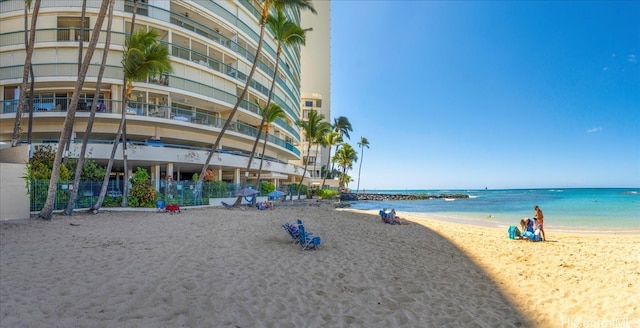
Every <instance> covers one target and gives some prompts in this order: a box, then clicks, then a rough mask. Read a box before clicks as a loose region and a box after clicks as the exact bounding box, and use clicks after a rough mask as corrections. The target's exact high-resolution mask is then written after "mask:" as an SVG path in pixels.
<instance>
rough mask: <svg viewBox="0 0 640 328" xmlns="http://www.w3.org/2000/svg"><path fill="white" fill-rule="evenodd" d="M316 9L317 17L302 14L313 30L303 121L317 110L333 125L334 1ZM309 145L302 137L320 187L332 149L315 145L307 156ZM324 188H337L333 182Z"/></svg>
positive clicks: (306, 51) (305, 56) (306, 57)
mask: <svg viewBox="0 0 640 328" xmlns="http://www.w3.org/2000/svg"><path fill="white" fill-rule="evenodd" d="M314 7H315V9H316V11H317V15H314V14H312V13H310V12H303V13H302V23H301V25H302V27H303V28H311V29H312V30H311V31H309V32H307V43H306V45H305V46H304V47H302V57H301V62H302V68H301V70H302V83H301V84H302V85H301V87H300V88H301V91H302V93H301V104H300V106H301V109H302V113H301V117H302V119H303V120H304V119H306V118H307V113H308V112H309V111H310V110H315V111H317V112H318V113H320V114H322V115H323V116H324V117H325V119H326V120H327V121H328V122H329V123H331V42H330V36H331V24H330V18H331V1H315V2H314ZM307 142H308V141H307V140H306V138H304V137H303V142H302V144H303V147H301V149H300V150H301V151H302V153H303V158H306V159H307V161H308V163H309V167H308V170H309V171H310V172H309V177H310V178H311V180H312V181H313V182H312V183H315V184H316V185H317V184H318V182H319V180H321V179H322V167H323V166H326V165H327V160H328V157H329V149H328V148H324V147H321V146H320V145H317V144H315V145H312V147H311V150H310V154H306V153H305V152H306V151H307V147H306V146H307ZM325 184H329V185H330V186H332V187H336V186H337V182H336V183H334V181H332V180H329V181H325Z"/></svg>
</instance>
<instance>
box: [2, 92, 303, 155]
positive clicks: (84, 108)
mask: <svg viewBox="0 0 640 328" xmlns="http://www.w3.org/2000/svg"><path fill="white" fill-rule="evenodd" d="M27 101H28V100H27ZM70 102H71V98H68V97H43V98H34V99H33V101H32V103H33V108H34V112H35V113H36V115H37V113H46V112H66V110H67V109H68V107H69V104H70ZM0 103H2V113H3V114H8V113H15V112H16V111H17V108H18V100H17V99H14V100H4V101H1V102H0ZM92 103H93V98H80V101H79V103H78V109H77V111H78V112H80V113H82V112H88V111H90V110H91V106H92ZM97 112H98V113H99V114H100V113H122V102H121V101H119V100H112V99H100V100H99V101H98V107H97ZM126 112H127V114H129V115H131V117H132V118H133V117H134V116H141V117H154V118H159V119H166V120H172V121H173V122H176V121H178V122H184V123H188V124H196V125H203V126H207V127H213V128H217V129H221V128H222V126H223V125H224V124H225V123H226V121H227V120H226V119H224V118H221V117H220V116H218V115H217V114H212V113H210V112H206V111H204V110H203V109H199V108H193V109H184V108H180V107H174V106H169V105H159V104H154V103H145V102H137V101H131V102H129V103H128V104H127V109H126ZM23 115H27V113H26V112H25V113H24V114H23ZM229 129H230V130H231V131H235V132H237V133H240V134H243V135H245V136H249V137H253V138H255V137H256V136H257V135H258V128H256V127H254V126H252V125H249V124H245V123H242V122H237V121H232V122H231V123H230V127H229ZM261 139H262V140H264V134H261ZM267 141H269V142H271V143H272V144H274V145H277V146H280V147H282V148H284V149H287V150H289V151H291V152H293V153H294V154H296V155H297V156H300V150H299V149H297V148H296V147H295V146H293V145H292V144H291V143H289V142H287V141H285V140H283V139H281V138H278V137H276V136H274V135H272V134H270V135H269V137H268V139H267Z"/></svg>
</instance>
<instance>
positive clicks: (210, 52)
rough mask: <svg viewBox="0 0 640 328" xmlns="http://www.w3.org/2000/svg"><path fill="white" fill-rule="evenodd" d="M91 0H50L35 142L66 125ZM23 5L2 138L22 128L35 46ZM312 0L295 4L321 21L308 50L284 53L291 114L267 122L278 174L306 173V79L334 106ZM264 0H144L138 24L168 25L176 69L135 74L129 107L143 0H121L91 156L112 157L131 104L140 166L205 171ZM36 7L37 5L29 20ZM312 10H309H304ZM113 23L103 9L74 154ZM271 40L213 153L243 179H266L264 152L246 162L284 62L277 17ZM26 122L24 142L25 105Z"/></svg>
mask: <svg viewBox="0 0 640 328" xmlns="http://www.w3.org/2000/svg"><path fill="white" fill-rule="evenodd" d="M86 2H87V9H86V17H85V18H84V20H83V19H82V14H81V13H82V1H80V0H75V1H72V0H56V1H47V0H45V1H42V4H41V7H40V10H39V14H38V18H37V25H36V31H35V35H36V38H35V40H36V42H35V50H34V53H33V59H32V62H33V69H34V73H35V89H34V94H33V99H32V100H33V107H34V114H33V127H32V128H33V137H32V138H33V144H34V145H38V144H46V143H51V144H56V143H57V141H58V139H59V137H60V129H61V126H62V123H63V121H64V118H65V115H66V110H67V108H68V106H69V104H70V101H71V96H72V94H73V89H74V86H75V83H76V81H77V72H78V48H79V41H80V39H83V41H84V42H83V43H84V44H83V46H84V48H85V49H84V50H86V49H87V46H88V43H89V37H90V34H91V29H92V28H93V26H94V25H95V22H96V19H97V15H98V10H99V7H100V3H101V1H98V0H87V1H86ZM24 5H25V2H24V1H22V0H5V1H0V31H1V32H0V104H1V113H0V142H1V143H2V145H1V148H5V149H4V150H7V149H6V148H8V146H9V143H10V141H11V137H12V132H13V126H14V124H13V123H14V119H15V113H16V109H17V105H18V98H19V95H20V85H21V84H22V72H23V67H24V62H25V56H26V52H25V45H24V35H25V31H24V15H25V11H24ZM314 5H315V8H316V9H317V11H318V15H313V14H310V13H306V12H303V13H301V12H298V11H291V10H289V11H287V12H286V14H287V15H288V17H289V18H290V19H292V20H293V21H295V22H297V23H298V24H299V25H301V26H302V27H313V29H314V30H313V32H311V33H309V34H308V36H307V46H306V47H305V48H304V49H305V50H302V49H301V47H299V46H293V47H284V49H283V52H282V55H281V57H280V64H279V65H278V66H279V68H278V72H277V79H276V84H275V88H274V96H273V100H272V101H273V102H275V103H277V104H278V105H280V106H281V107H282V108H283V109H284V111H285V113H286V117H285V118H284V119H278V120H277V121H275V122H274V123H273V124H272V125H270V126H269V127H268V130H269V135H268V140H267V148H266V152H265V159H266V162H265V164H264V165H263V173H262V175H261V178H263V179H266V180H271V181H273V182H275V183H276V184H280V183H284V182H296V181H300V178H301V175H302V171H303V169H302V167H301V165H302V156H303V154H302V153H301V148H302V147H301V144H302V138H301V135H300V129H299V128H298V127H297V125H296V124H295V122H296V121H297V120H298V119H299V118H300V115H301V104H302V103H303V100H302V95H301V89H302V90H306V89H305V88H308V89H309V90H310V91H311V92H314V93H319V94H321V95H322V98H323V99H324V102H323V106H325V107H323V108H322V111H323V113H324V114H325V116H326V117H327V118H328V117H329V115H328V114H329V108H328V104H329V101H328V97H329V88H328V86H329V69H330V68H329V66H328V63H329V53H328V40H329V35H328V28H329V27H328V22H329V17H328V15H329V2H328V1H315V2H314ZM260 6H261V1H251V0H238V1H231V0H229V1H219V0H216V1H212V0H198V1H181V0H147V1H144V0H141V1H139V2H138V8H137V10H136V19H135V29H136V30H150V29H153V30H156V31H157V32H158V34H159V40H160V41H161V42H162V43H163V44H166V45H167V47H168V49H169V55H170V60H171V64H172V67H173V72H172V73H170V74H165V75H162V76H150V77H149V78H148V79H147V80H145V81H142V82H135V83H134V90H133V94H132V96H131V100H130V103H129V105H128V106H127V108H122V100H123V70H122V65H121V60H122V54H123V49H124V44H125V37H126V34H127V33H128V31H129V30H130V27H131V21H132V11H133V2H131V1H115V9H114V17H113V27H112V29H111V31H110V32H111V46H110V48H109V50H108V52H109V53H108V55H109V56H108V60H107V64H106V67H105V72H104V77H103V79H102V84H101V87H100V92H99V95H98V101H99V107H98V108H99V111H98V113H97V114H96V121H95V125H94V126H93V131H92V133H91V135H90V136H89V137H88V139H89V155H88V157H90V158H92V159H93V160H95V161H96V162H98V163H102V164H104V163H106V161H107V160H108V158H109V156H110V153H111V149H112V146H113V142H114V138H115V134H116V132H117V130H118V124H119V121H120V117H121V113H122V112H123V111H125V112H126V116H127V138H128V143H127V144H128V145H130V146H128V148H129V151H128V160H129V168H130V169H131V170H133V171H135V169H136V168H137V167H143V168H146V169H147V170H148V171H149V172H150V173H151V176H152V179H153V180H154V181H155V183H156V185H159V184H160V181H161V180H162V179H165V178H166V177H172V178H173V179H174V180H175V179H181V180H187V179H191V178H192V176H193V174H194V173H199V172H200V170H201V169H202V166H203V165H204V162H205V160H206V158H207V156H208V154H209V148H210V147H211V145H212V144H213V143H214V141H215V139H216V137H217V135H218V133H219V132H220V130H221V128H222V126H223V125H224V123H225V121H226V120H228V119H229V115H230V112H231V110H232V108H233V107H234V104H235V103H236V101H237V100H238V96H239V95H240V93H241V91H242V89H243V87H244V85H245V83H246V80H247V76H248V75H249V71H250V69H251V66H252V62H253V59H254V56H255V54H256V48H257V45H258V38H259V33H260V27H259V17H260V15H261V8H260ZM32 14H33V10H30V11H29V14H28V17H29V22H30V21H31V17H32ZM301 15H302V16H301ZM325 15H326V17H322V16H325ZM301 17H302V19H301ZM307 17H309V19H310V22H305V20H306V19H307ZM316 17H317V18H316ZM312 18H314V19H317V20H319V22H320V23H319V24H316V23H315V21H314V20H312ZM29 24H30V23H29ZM106 24H107V23H106V21H105V23H104V25H103V27H102V32H101V34H100V38H99V41H98V46H97V49H96V52H95V54H94V55H93V58H92V59H91V64H90V67H89V71H88V73H87V75H86V80H85V84H84V87H83V89H82V93H81V95H80V97H81V100H80V104H79V106H78V111H77V113H76V117H75V122H74V126H73V132H72V140H73V142H72V144H71V148H70V153H71V154H78V153H79V144H80V142H81V141H82V140H83V139H85V138H86V133H85V127H86V124H87V119H88V116H89V109H90V106H91V103H92V101H93V100H94V92H95V88H96V80H97V75H98V69H99V67H100V61H101V57H102V53H103V51H104V49H105V37H106V34H107V31H106V26H107V25H106ZM83 27H84V29H85V30H84V31H82V28H83ZM325 34H326V35H325ZM316 43H318V44H319V45H316ZM317 47H320V48H317ZM323 47H326V48H324V49H325V50H323V51H324V54H321V53H318V54H317V55H316V54H315V53H316V50H317V49H323ZM262 50H263V51H262V52H261V54H259V65H258V67H257V70H256V73H255V75H254V76H253V79H252V81H251V83H250V89H249V92H248V93H247V96H246V97H245V98H244V99H243V100H242V102H241V104H240V108H239V110H238V112H237V113H236V115H235V116H234V117H232V118H230V119H231V121H232V122H231V126H230V129H229V130H228V131H227V132H226V133H225V135H224V137H223V139H222V142H221V144H220V147H219V149H218V150H217V151H216V153H215V154H214V157H213V160H212V161H211V163H210V166H209V169H211V170H213V172H214V174H215V177H216V179H221V180H223V181H226V182H235V183H239V182H240V181H241V179H242V178H243V177H244V176H245V174H248V177H249V182H250V183H256V182H257V181H255V179H256V173H257V170H258V166H259V160H254V161H253V163H252V166H251V169H250V170H249V171H248V172H246V167H247V164H248V159H249V156H248V155H249V154H250V152H251V149H252V146H253V143H254V140H255V137H256V134H257V132H258V129H259V126H260V121H261V116H260V113H259V108H258V105H257V104H256V103H258V104H260V106H264V105H265V104H266V101H267V97H268V94H269V89H270V87H271V83H272V77H273V75H274V69H275V66H276V65H275V64H276V63H275V60H276V51H275V50H276V42H275V40H274V38H273V35H272V33H271V32H270V31H269V30H268V29H267V31H266V32H265V42H264V45H263V49H262ZM301 56H302V57H305V56H310V58H308V59H307V58H303V59H302V58H301ZM305 65H307V66H309V67H308V68H309V69H310V70H307V68H305V67H304V66H305ZM22 127H23V129H22V130H23V135H22V138H21V139H22V141H23V142H25V141H26V131H27V127H28V112H27V111H25V113H24V114H23V121H22ZM263 136H264V134H263ZM261 144H262V143H261ZM119 147H120V146H119ZM4 150H3V151H4ZM259 153H260V152H258V154H259ZM5 154H6V153H5ZM117 154H118V155H117V157H116V159H117V161H116V163H115V165H114V172H115V173H114V179H115V178H117V179H122V177H124V172H123V165H122V161H121V158H122V155H121V154H122V151H121V150H118V152H117ZM5 158H6V156H5Z"/></svg>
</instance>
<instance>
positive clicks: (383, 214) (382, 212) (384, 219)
mask: <svg viewBox="0 0 640 328" xmlns="http://www.w3.org/2000/svg"><path fill="white" fill-rule="evenodd" d="M378 214H380V220H381V221H382V222H384V223H387V219H388V218H389V214H388V213H387V208H386V207H385V208H383V209H381V210H380V212H378Z"/></svg>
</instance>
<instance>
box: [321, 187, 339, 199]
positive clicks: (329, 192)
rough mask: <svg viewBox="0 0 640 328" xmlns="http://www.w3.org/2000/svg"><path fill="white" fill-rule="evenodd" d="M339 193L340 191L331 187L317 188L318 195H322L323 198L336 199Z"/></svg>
mask: <svg viewBox="0 0 640 328" xmlns="http://www.w3.org/2000/svg"><path fill="white" fill-rule="evenodd" d="M337 195H338V191H336V190H329V189H318V190H316V196H320V198H322V199H334V198H335V197H336V196H337Z"/></svg>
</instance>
